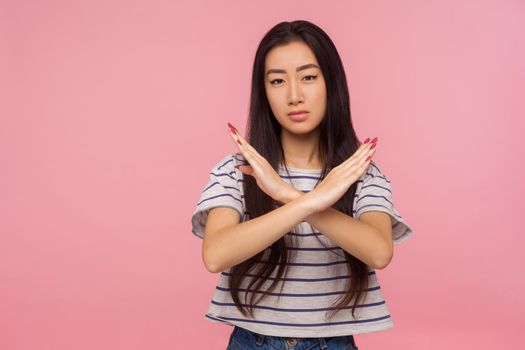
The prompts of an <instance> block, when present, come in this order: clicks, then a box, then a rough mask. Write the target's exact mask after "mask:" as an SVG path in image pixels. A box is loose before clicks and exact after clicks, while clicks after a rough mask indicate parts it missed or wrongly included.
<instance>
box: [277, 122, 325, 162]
mask: <svg viewBox="0 0 525 350" xmlns="http://www.w3.org/2000/svg"><path fill="white" fill-rule="evenodd" d="M281 143H282V145H283V151H284V161H285V162H286V165H287V166H290V167H292V168H306V169H308V168H309V169H320V168H322V164H321V161H320V157H319V129H316V130H314V131H312V132H311V133H308V134H303V135H298V134H292V133H290V132H288V131H286V130H284V129H282V132H281Z"/></svg>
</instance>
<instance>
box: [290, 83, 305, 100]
mask: <svg viewBox="0 0 525 350" xmlns="http://www.w3.org/2000/svg"><path fill="white" fill-rule="evenodd" d="M289 86H290V89H289V90H288V104H294V105H295V104H297V103H299V102H303V101H304V97H303V93H302V90H301V87H300V85H299V83H298V82H296V81H295V80H293V79H292V81H291V83H290V85H289Z"/></svg>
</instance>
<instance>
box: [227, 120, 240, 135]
mask: <svg viewBox="0 0 525 350" xmlns="http://www.w3.org/2000/svg"><path fill="white" fill-rule="evenodd" d="M228 126H229V127H230V129H232V131H233V132H234V133H235V134H237V133H238V130H237V128H236V127H235V126H233V125H232V124H231V123H230V122H228Z"/></svg>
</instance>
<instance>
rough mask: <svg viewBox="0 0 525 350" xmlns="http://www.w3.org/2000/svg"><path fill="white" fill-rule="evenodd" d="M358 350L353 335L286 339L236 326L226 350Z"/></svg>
mask: <svg viewBox="0 0 525 350" xmlns="http://www.w3.org/2000/svg"><path fill="white" fill-rule="evenodd" d="M251 349H256V350H321V349H322V350H358V348H357V346H356V345H355V341H354V337H353V336H352V335H345V336H342V337H328V338H286V337H273V336H269V335H263V334H259V333H254V332H251V331H249V330H246V329H244V328H241V327H237V326H234V329H233V332H232V334H231V336H230V341H229V343H228V347H227V348H226V350H251Z"/></svg>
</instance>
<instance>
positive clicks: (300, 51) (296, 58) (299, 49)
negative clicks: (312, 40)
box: [264, 42, 319, 71]
mask: <svg viewBox="0 0 525 350" xmlns="http://www.w3.org/2000/svg"><path fill="white" fill-rule="evenodd" d="M307 63H314V64H316V65H319V63H318V62H317V59H316V58H315V55H314V53H313V51H312V50H311V49H310V47H309V46H308V45H306V44H305V43H303V42H292V43H289V44H286V45H282V46H276V47H274V48H272V49H271V50H270V51H268V53H267V54H266V59H265V62H264V70H265V71H267V70H268V69H271V68H278V69H286V70H289V69H290V70H293V71H295V68H296V67H298V66H301V65H304V64H307Z"/></svg>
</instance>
